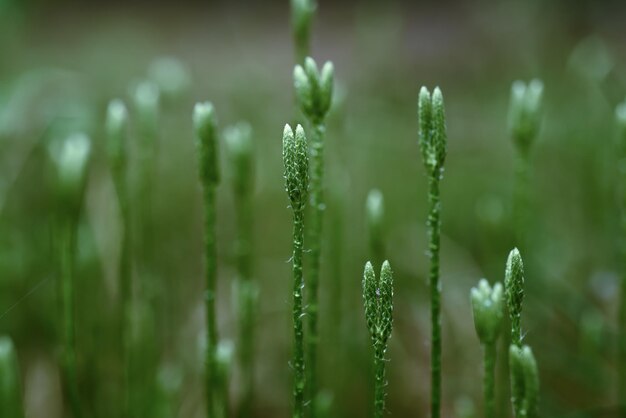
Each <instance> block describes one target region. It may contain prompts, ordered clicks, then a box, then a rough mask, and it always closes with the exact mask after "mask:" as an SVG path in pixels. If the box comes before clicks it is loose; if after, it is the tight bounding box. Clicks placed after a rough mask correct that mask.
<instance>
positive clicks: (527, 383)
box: [504, 248, 539, 418]
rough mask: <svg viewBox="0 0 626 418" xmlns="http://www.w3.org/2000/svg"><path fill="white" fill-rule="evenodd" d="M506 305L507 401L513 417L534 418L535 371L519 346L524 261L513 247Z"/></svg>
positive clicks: (533, 363)
mask: <svg viewBox="0 0 626 418" xmlns="http://www.w3.org/2000/svg"><path fill="white" fill-rule="evenodd" d="M504 288H505V296H506V304H507V309H508V312H509V319H510V322H511V345H510V347H509V372H510V379H511V403H512V404H513V411H514V413H515V417H516V418H534V417H536V415H537V400H538V397H539V373H538V371H537V363H536V361H535V357H534V356H533V353H532V350H531V349H530V347H528V346H527V345H522V327H521V316H522V304H523V302H524V264H523V262H522V257H521V255H520V253H519V251H518V250H517V248H514V249H513V250H511V252H510V253H509V257H508V259H507V262H506V269H505V273H504Z"/></svg>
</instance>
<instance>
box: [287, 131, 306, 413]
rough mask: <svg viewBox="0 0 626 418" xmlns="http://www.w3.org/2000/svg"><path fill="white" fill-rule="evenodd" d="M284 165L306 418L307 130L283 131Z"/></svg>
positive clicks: (297, 366)
mask: <svg viewBox="0 0 626 418" xmlns="http://www.w3.org/2000/svg"><path fill="white" fill-rule="evenodd" d="M283 162H284V165H285V189H286V191H287V195H288V196H289V200H290V202H291V209H292V211H293V254H292V258H291V259H292V273H293V289H292V292H293V331H294V333H293V335H294V342H293V343H294V350H293V351H294V353H293V361H292V367H293V370H294V382H293V397H294V405H293V417H294V418H302V417H303V416H304V390H305V383H306V376H305V367H304V365H305V359H304V324H303V320H302V317H303V316H304V309H303V302H302V301H303V291H304V279H303V275H302V252H303V249H304V207H305V205H306V200H307V193H308V188H309V174H308V173H309V161H308V154H307V143H306V136H305V134H304V129H302V126H300V125H298V126H297V127H296V132H295V134H294V132H293V130H292V129H291V127H290V126H289V125H286V126H285V129H284V131H283Z"/></svg>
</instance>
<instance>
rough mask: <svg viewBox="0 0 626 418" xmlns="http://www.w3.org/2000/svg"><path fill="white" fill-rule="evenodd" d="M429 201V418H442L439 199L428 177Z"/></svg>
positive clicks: (434, 180)
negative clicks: (440, 417)
mask: <svg viewBox="0 0 626 418" xmlns="http://www.w3.org/2000/svg"><path fill="white" fill-rule="evenodd" d="M429 186H430V187H429V193H428V201H429V205H430V211H429V213H428V233H429V236H430V242H429V245H428V251H429V255H430V272H429V286H430V317H431V344H432V347H431V359H430V380H431V399H430V408H431V417H432V418H439V416H440V414H441V411H440V409H441V285H440V283H439V240H440V229H441V221H440V211H441V204H440V196H439V178H438V177H435V176H433V177H431V178H430V182H429Z"/></svg>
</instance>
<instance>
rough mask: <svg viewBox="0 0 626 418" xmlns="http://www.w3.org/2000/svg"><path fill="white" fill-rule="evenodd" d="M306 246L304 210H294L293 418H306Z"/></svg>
mask: <svg viewBox="0 0 626 418" xmlns="http://www.w3.org/2000/svg"><path fill="white" fill-rule="evenodd" d="M303 244H304V216H303V211H302V209H295V210H294V222H293V257H292V258H293V331H294V355H293V369H294V386H293V396H294V410H293V418H302V417H303V416H304V387H305V375H304V329H303V323H302V322H303V321H302V317H303V315H304V310H303V308H302V292H303V291H304V280H303V277H302V250H303Z"/></svg>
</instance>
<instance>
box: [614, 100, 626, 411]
mask: <svg viewBox="0 0 626 418" xmlns="http://www.w3.org/2000/svg"><path fill="white" fill-rule="evenodd" d="M615 119H616V122H617V130H618V149H619V151H618V155H619V162H618V164H619V201H620V231H621V237H620V257H621V260H620V261H621V275H622V277H621V292H620V307H619V314H618V315H619V318H618V337H617V338H618V350H617V353H618V354H617V355H618V384H617V386H618V388H617V395H618V396H617V398H618V399H621V400H624V399H626V100H624V101H623V102H622V103H620V104H619V105H618V106H617V108H616V109H615Z"/></svg>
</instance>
